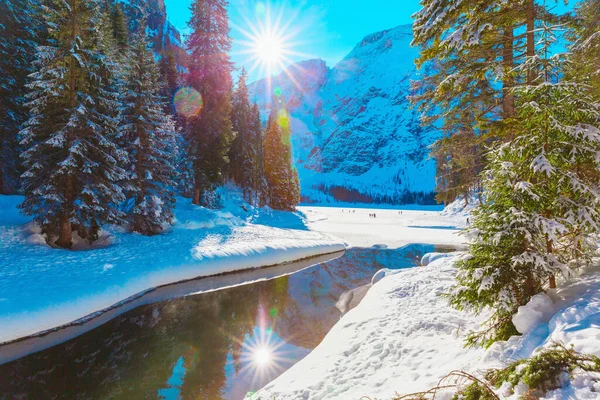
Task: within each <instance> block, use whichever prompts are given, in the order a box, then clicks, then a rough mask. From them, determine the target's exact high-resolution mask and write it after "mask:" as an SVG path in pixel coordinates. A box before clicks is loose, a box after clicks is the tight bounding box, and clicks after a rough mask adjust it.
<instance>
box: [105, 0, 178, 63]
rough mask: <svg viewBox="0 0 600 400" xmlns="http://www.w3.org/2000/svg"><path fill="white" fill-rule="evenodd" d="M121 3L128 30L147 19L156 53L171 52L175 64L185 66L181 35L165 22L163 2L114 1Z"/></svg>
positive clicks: (139, 0) (165, 13)
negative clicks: (128, 25) (142, 19)
mask: <svg viewBox="0 0 600 400" xmlns="http://www.w3.org/2000/svg"><path fill="white" fill-rule="evenodd" d="M116 1H117V2H119V3H121V6H122V7H123V11H124V12H125V15H126V16H127V18H128V20H129V23H130V29H131V30H132V31H133V30H135V29H136V28H137V26H138V24H139V21H140V20H141V18H143V17H144V16H146V17H147V21H146V23H147V25H148V29H149V30H150V34H151V36H152V38H153V46H154V50H155V51H156V53H163V52H173V53H174V54H175V57H176V59H177V64H178V65H180V66H182V67H185V66H186V65H187V54H186V51H185V45H184V43H183V40H182V38H181V33H180V32H179V31H178V30H177V28H175V26H173V24H171V23H170V22H169V21H168V20H167V8H166V6H165V3H164V1H163V0H116Z"/></svg>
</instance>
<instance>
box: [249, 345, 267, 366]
mask: <svg viewBox="0 0 600 400" xmlns="http://www.w3.org/2000/svg"><path fill="white" fill-rule="evenodd" d="M253 358H254V362H255V363H256V364H258V365H259V366H261V367H264V366H267V365H269V363H270V362H271V358H272V357H271V350H269V349H268V348H266V347H261V348H258V349H256V350H254V354H253Z"/></svg>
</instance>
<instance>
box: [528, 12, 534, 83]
mask: <svg viewBox="0 0 600 400" xmlns="http://www.w3.org/2000/svg"><path fill="white" fill-rule="evenodd" d="M526 14H527V60H528V61H529V60H530V59H531V58H532V57H534V56H535V32H534V30H535V4H534V0H528V1H527V11H526ZM534 80H535V71H534V70H533V69H532V68H529V69H528V72H527V84H528V85H531V84H533V81H534Z"/></svg>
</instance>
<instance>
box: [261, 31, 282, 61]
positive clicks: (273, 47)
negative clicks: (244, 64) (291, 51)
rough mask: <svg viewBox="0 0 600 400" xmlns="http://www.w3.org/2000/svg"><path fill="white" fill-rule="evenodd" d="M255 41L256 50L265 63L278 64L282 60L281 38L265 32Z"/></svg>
mask: <svg viewBox="0 0 600 400" xmlns="http://www.w3.org/2000/svg"><path fill="white" fill-rule="evenodd" d="M255 41H256V42H255V43H254V51H255V52H256V55H257V57H258V58H260V59H261V60H262V61H263V62H264V63H266V64H270V65H277V64H280V63H281V62H282V57H283V46H282V41H281V38H279V37H277V36H275V35H273V34H265V35H261V36H259V37H257V38H256V39H255Z"/></svg>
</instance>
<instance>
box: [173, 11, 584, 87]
mask: <svg viewBox="0 0 600 400" xmlns="http://www.w3.org/2000/svg"><path fill="white" fill-rule="evenodd" d="M164 1H165V4H166V6H167V14H168V16H169V20H170V21H171V22H172V23H173V24H174V25H175V26H176V27H177V28H178V29H179V30H180V32H182V33H183V34H184V35H185V34H186V33H187V31H188V28H187V23H188V21H189V19H190V10H189V8H190V4H191V3H192V0H164ZM573 2H574V1H571V2H570V3H573ZM559 3H560V4H561V5H559V6H558V10H557V11H559V12H564V11H566V10H567V8H568V7H565V6H564V5H562V1H560V2H559ZM570 7H572V4H571V6H570ZM419 8H420V6H419V0H366V1H364V0H361V1H358V0H230V1H229V19H230V25H231V36H232V38H233V49H232V54H231V58H232V60H233V61H234V62H235V64H236V67H238V68H241V67H242V66H245V67H246V69H252V65H253V61H252V60H251V59H250V57H249V56H248V54H242V53H243V51H244V50H248V49H249V46H248V44H245V43H244V42H248V41H249V39H247V38H246V37H245V34H244V31H251V27H258V26H260V25H261V24H262V25H263V26H264V25H273V23H271V24H268V23H267V22H266V21H267V12H266V10H267V9H269V10H271V15H272V18H271V21H275V20H276V19H277V16H279V17H280V26H286V29H284V30H283V34H284V35H285V34H289V35H291V36H292V37H291V38H290V39H288V40H287V41H286V42H287V43H288V45H289V46H288V47H289V49H290V50H292V51H293V52H295V53H297V54H289V55H287V57H286V61H285V62H284V63H285V64H289V63H292V62H297V61H302V60H306V59H310V58H321V59H323V60H325V61H326V62H327V64H328V65H329V66H330V67H333V66H334V65H335V64H336V63H337V62H338V61H340V60H341V59H342V58H344V56H345V55H346V54H348V53H349V52H350V51H351V50H352V48H354V46H355V45H356V44H357V43H358V42H360V40H361V39H362V38H363V37H365V36H366V35H368V34H370V33H374V32H378V31H381V30H384V29H389V28H393V27H395V26H398V25H402V24H410V23H412V19H411V15H412V14H413V13H415V12H416V11H418V10H419ZM279 70H280V68H277V67H274V69H273V71H272V72H273V73H277V72H279ZM267 74H268V73H267V72H266V71H265V70H262V71H261V69H260V68H256V69H254V70H252V72H251V73H250V80H251V81H253V80H257V79H261V78H264V77H265V76H266V75H267Z"/></svg>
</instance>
